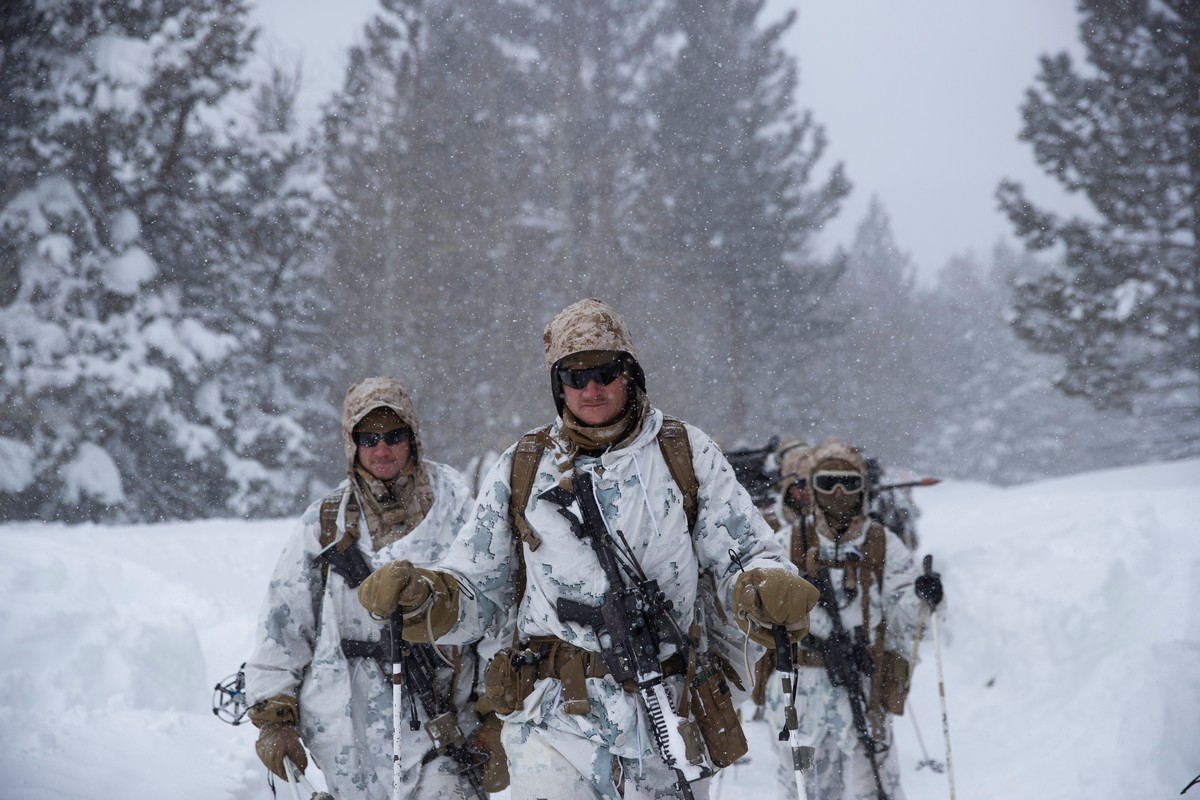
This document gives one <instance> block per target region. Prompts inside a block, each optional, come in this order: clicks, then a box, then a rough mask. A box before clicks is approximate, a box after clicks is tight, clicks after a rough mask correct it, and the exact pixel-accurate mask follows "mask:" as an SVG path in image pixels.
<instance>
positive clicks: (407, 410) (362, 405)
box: [342, 377, 422, 472]
mask: <svg viewBox="0 0 1200 800" xmlns="http://www.w3.org/2000/svg"><path fill="white" fill-rule="evenodd" d="M377 408H390V409H391V410H392V411H394V412H396V414H397V415H398V416H399V417H400V419H401V420H402V421H403V422H404V424H405V425H407V426H408V428H409V429H410V430H412V447H413V464H414V466H417V467H420V466H421V465H422V459H421V434H420V431H419V430H418V429H417V414H416V411H415V410H414V409H413V403H412V398H411V397H409V394H408V389H406V388H404V384H403V383H401V382H400V381H399V380H398V379H396V378H390V377H374V378H366V379H364V380H361V381H359V382H358V383H356V384H354V385H353V386H351V387H350V388H349V389H348V390H347V391H346V399H345V401H344V402H343V403H342V443H343V445H345V448H346V463H347V465H349V467H350V471H351V472H353V471H354V460H355V457H356V456H357V455H358V447H357V445H355V444H354V437H353V435H352V434H353V433H354V428H355V427H356V426H357V425H358V423H360V422H362V420H363V418H365V417H366V416H367V415H368V414H370V413H371V412H372V411H374V410H375V409H377Z"/></svg>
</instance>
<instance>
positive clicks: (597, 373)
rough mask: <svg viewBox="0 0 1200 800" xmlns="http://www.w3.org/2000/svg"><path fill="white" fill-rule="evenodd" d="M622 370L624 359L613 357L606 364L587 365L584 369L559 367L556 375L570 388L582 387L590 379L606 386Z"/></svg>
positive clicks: (623, 369)
mask: <svg viewBox="0 0 1200 800" xmlns="http://www.w3.org/2000/svg"><path fill="white" fill-rule="evenodd" d="M624 371H625V361H624V359H621V358H614V359H613V360H612V361H609V362H608V363H607V364H600V365H599V366H596V367H588V368H586V369H567V368H566V367H559V368H558V377H559V378H560V379H562V382H563V384H564V385H566V386H570V387H571V388H572V389H583V388H585V387H586V386H587V385H588V383H590V382H591V381H595V382H596V383H598V384H600V385H601V386H608V385H609V384H610V383H612V382H613V381H615V380H616V379H617V378H618V377H619V376H620V375H621V373H622V372H624Z"/></svg>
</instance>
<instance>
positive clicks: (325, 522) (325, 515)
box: [319, 492, 342, 550]
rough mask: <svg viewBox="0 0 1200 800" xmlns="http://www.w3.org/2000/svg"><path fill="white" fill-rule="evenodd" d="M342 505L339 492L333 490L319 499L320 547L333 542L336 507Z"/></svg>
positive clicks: (335, 529)
mask: <svg viewBox="0 0 1200 800" xmlns="http://www.w3.org/2000/svg"><path fill="white" fill-rule="evenodd" d="M341 505H342V494H341V492H334V493H333V494H331V495H329V497H326V498H325V499H324V500H322V501H321V537H320V540H319V541H320V544H321V549H322V550H324V549H325V548H326V547H329V545H331V544H333V540H334V539H336V538H337V516H338V508H339V507H341Z"/></svg>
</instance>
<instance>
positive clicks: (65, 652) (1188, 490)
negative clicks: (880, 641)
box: [0, 460, 1200, 800]
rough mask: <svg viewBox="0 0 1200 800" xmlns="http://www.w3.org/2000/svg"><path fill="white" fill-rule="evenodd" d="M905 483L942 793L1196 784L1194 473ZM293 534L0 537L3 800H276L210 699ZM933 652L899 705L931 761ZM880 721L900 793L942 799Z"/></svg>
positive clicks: (901, 733) (106, 532)
mask: <svg viewBox="0 0 1200 800" xmlns="http://www.w3.org/2000/svg"><path fill="white" fill-rule="evenodd" d="M918 492H919V494H918V496H917V500H918V502H919V504H920V506H921V509H922V512H923V515H922V517H921V519H920V521H919V530H920V533H921V537H922V549H923V550H925V551H927V552H930V553H933V554H934V556H935V568H937V569H938V570H939V571H940V572H941V573H942V576H943V579H944V581H945V584H946V593H947V602H946V604H945V606H944V612H943V617H942V629H941V630H942V635H941V640H942V648H943V657H944V672H945V682H946V695H947V698H948V705H949V722H950V733H951V743H952V745H953V750H952V755H953V771H954V777H955V781H956V786H957V796H958V797H960V798H963V800H969V799H970V800H980V799H990V798H1038V800H1059V799H1061V800H1068V799H1069V800H1075V799H1076V798H1084V797H1086V798H1088V799H1089V800H1141V799H1142V798H1146V799H1149V798H1168V797H1177V796H1178V795H1179V792H1180V790H1181V789H1182V788H1183V787H1184V786H1185V785H1186V784H1187V783H1188V781H1189V780H1190V779H1191V778H1192V777H1193V776H1194V775H1196V773H1198V772H1200V591H1197V588H1196V587H1197V576H1200V460H1191V461H1184V462H1176V463H1171V464H1160V465H1152V466H1144V467H1137V468H1132V469H1124V470H1116V471H1109V472H1098V473H1090V474H1087V475H1078V476H1073V477H1070V478H1063V479H1058V480H1052V481H1045V482H1040V483H1034V484H1028V485H1024V486H1016V487H1012V488H1008V489H1000V488H995V487H991V486H985V485H979V484H968V483H944V484H942V485H940V486H937V487H934V488H929V489H921V490H918ZM291 524H292V523H291V521H289V520H281V521H272V522H261V523H253V524H251V523H245V522H237V521H226V520H211V521H206V522H198V523H186V524H171V525H153V526H135V527H97V526H90V525H88V526H78V527H67V526H62V525H56V524H27V523H12V524H8V525H4V526H0V553H2V555H0V798H4V800H51V799H52V798H71V799H72V800H75V799H80V800H82V799H83V798H89V799H90V798H95V799H96V800H100V799H101V798H103V800H110V799H111V798H121V800H161V799H162V798H177V799H180V800H182V799H184V798H195V799H196V800H221V799H222V798H231V799H232V798H236V799H237V800H267V798H270V797H271V795H270V790H269V789H268V788H267V784H266V780H265V773H264V770H263V769H262V768H261V766H260V765H259V763H258V761H257V759H256V758H255V756H254V746H253V743H254V738H255V731H254V729H253V728H252V727H250V726H249V725H242V726H239V727H230V726H228V725H225V724H223V723H221V722H220V721H218V720H217V719H216V718H215V717H214V716H213V715H212V712H211V710H210V703H211V700H212V695H213V687H214V686H215V684H216V683H217V682H218V681H219V680H221V679H222V678H224V677H225V676H227V675H228V674H230V673H231V672H233V671H234V670H235V669H236V668H237V666H238V664H240V663H241V662H242V661H243V660H244V659H245V658H246V657H247V656H248V655H249V653H250V650H251V646H252V637H253V632H252V629H253V624H254V618H255V615H256V613H257V611H258V605H259V601H260V599H261V596H262V593H263V591H264V589H265V587H266V581H267V577H268V575H269V573H270V570H271V567H272V566H273V564H274V561H275V557H276V555H277V553H278V552H279V550H280V548H281V546H282V542H283V539H284V537H285V535H286V534H287V532H288V530H289V529H290V527H291ZM933 655H934V651H933V645H932V640H927V641H926V642H925V643H924V644H923V645H922V660H921V664H920V666H919V668H918V669H917V671H916V676H915V679H914V685H913V690H912V695H911V697H910V702H911V709H912V712H913V713H915V717H916V720H917V722H918V723H919V728H920V732H921V734H922V736H923V739H924V743H925V746H926V748H927V749H928V751H929V755H930V757H932V758H937V759H940V760H944V759H945V755H944V745H943V739H942V733H941V727H942V726H941V710H940V705H939V702H938V691H937V681H936V670H935V666H934V658H933ZM896 730H897V733H898V738H899V745H898V746H899V747H900V748H901V750H900V758H901V762H902V764H903V766H904V771H905V774H904V784H905V789H906V792H907V795H908V797H909V798H910V800H915V799H916V798H939V797H949V790H948V786H947V778H946V775H945V774H944V773H943V774H937V773H934V772H933V771H932V770H930V769H928V768H926V769H920V770H918V769H917V763H918V761H920V760H921V752H920V747H919V745H918V743H917V736H916V733H915V731H914V727H913V725H912V723H911V722H910V721H909V719H907V718H901V719H898V720H897V725H896ZM749 734H750V738H751V741H752V752H751V758H750V761H749V763H748V764H745V765H740V764H739V765H737V766H735V767H733V768H731V769H730V770H727V771H726V774H724V775H723V776H722V779H721V781H720V782H719V784H718V785H717V787H716V790H715V791H714V794H716V795H717V796H719V797H721V798H736V797H742V796H752V795H753V796H756V797H759V798H764V800H765V796H769V794H770V792H771V791H773V783H772V782H771V780H770V779H769V776H768V775H767V774H766V770H763V769H758V768H756V767H758V766H760V765H763V764H764V763H765V761H766V759H765V758H764V754H763V752H762V750H763V749H764V748H766V747H770V746H772V745H771V740H772V738H773V737H772V734H771V732H769V731H766V730H764V729H762V728H761V727H760V726H753V725H752V726H751V729H750V731H749ZM314 778H316V776H315V775H314ZM316 782H317V783H318V785H319V783H320V782H319V778H318V779H317V780H316ZM1192 794H1196V795H1197V797H1198V798H1200V788H1195V789H1193V790H1192V791H1191V792H1189V793H1188V796H1191V795H1192ZM280 797H281V798H287V797H290V793H289V792H288V791H287V790H286V789H284V788H282V787H281V794H280Z"/></svg>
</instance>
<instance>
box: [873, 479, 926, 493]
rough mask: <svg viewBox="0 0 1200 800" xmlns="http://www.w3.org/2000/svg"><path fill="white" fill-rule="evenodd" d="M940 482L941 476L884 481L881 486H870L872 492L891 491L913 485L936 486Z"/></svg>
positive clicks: (909, 487) (908, 487)
mask: <svg viewBox="0 0 1200 800" xmlns="http://www.w3.org/2000/svg"><path fill="white" fill-rule="evenodd" d="M941 482H942V479H941V478H921V479H920V480H918V481H904V482H903V483H885V484H883V485H882V486H873V487H871V491H872V492H891V491H895V490H896V489H911V488H913V487H914V486H937V485H938V484H939V483H941Z"/></svg>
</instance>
